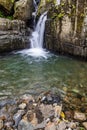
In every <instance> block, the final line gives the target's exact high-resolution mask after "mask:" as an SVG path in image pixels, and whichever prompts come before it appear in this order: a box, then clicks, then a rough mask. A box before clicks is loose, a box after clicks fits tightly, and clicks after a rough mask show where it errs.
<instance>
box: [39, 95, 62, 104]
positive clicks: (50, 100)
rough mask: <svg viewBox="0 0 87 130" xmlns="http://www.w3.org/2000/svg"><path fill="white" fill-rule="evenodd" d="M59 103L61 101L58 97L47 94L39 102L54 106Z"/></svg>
mask: <svg viewBox="0 0 87 130" xmlns="http://www.w3.org/2000/svg"><path fill="white" fill-rule="evenodd" d="M60 101H61V97H60V95H56V94H55V95H54V94H51V93H48V94H47V95H45V96H43V97H42V99H41V102H42V103H44V104H54V103H57V104H59V103H60Z"/></svg>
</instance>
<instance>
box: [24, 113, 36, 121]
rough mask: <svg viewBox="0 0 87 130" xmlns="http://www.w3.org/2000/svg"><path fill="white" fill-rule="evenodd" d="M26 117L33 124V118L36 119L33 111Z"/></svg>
mask: <svg viewBox="0 0 87 130" xmlns="http://www.w3.org/2000/svg"><path fill="white" fill-rule="evenodd" d="M26 117H27V120H28V121H29V122H31V121H32V120H33V118H34V113H33V111H32V110H29V111H28V112H27V114H26Z"/></svg>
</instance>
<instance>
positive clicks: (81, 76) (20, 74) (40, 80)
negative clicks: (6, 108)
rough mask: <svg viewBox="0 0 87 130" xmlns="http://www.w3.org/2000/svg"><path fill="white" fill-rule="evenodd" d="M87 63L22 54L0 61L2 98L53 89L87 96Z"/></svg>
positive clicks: (0, 92)
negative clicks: (37, 57)
mask: <svg viewBox="0 0 87 130" xmlns="http://www.w3.org/2000/svg"><path fill="white" fill-rule="evenodd" d="M86 70H87V63H86V62H82V61H76V60H74V59H71V58H67V57H62V56H54V55H52V56H51V57H49V58H48V59H40V58H39V59H34V58H32V57H26V58H25V57H23V56H21V55H19V54H17V55H10V56H4V57H1V58H0V97H3V96H11V95H19V94H22V93H25V92H29V93H33V94H36V93H40V92H42V91H44V90H49V89H51V88H54V87H56V88H58V89H60V90H63V91H67V90H70V91H75V92H80V93H82V94H83V95H84V96H87V91H86V90H87V88H86V86H87V72H86Z"/></svg>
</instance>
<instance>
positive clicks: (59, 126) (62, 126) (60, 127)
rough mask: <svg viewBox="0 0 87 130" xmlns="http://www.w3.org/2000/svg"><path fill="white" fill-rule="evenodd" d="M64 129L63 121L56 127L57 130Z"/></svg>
mask: <svg viewBox="0 0 87 130" xmlns="http://www.w3.org/2000/svg"><path fill="white" fill-rule="evenodd" d="M65 129H66V123H65V122H64V121H61V122H60V123H59V124H58V126H57V130H65Z"/></svg>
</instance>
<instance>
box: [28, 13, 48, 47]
mask: <svg viewBox="0 0 87 130" xmlns="http://www.w3.org/2000/svg"><path fill="white" fill-rule="evenodd" d="M46 19H47V12H45V13H43V14H42V15H41V16H40V19H39V20H38V23H37V25H36V28H35V31H34V32H33V33H32V34H31V38H30V43H31V48H43V37H44V30H45V21H46Z"/></svg>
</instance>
